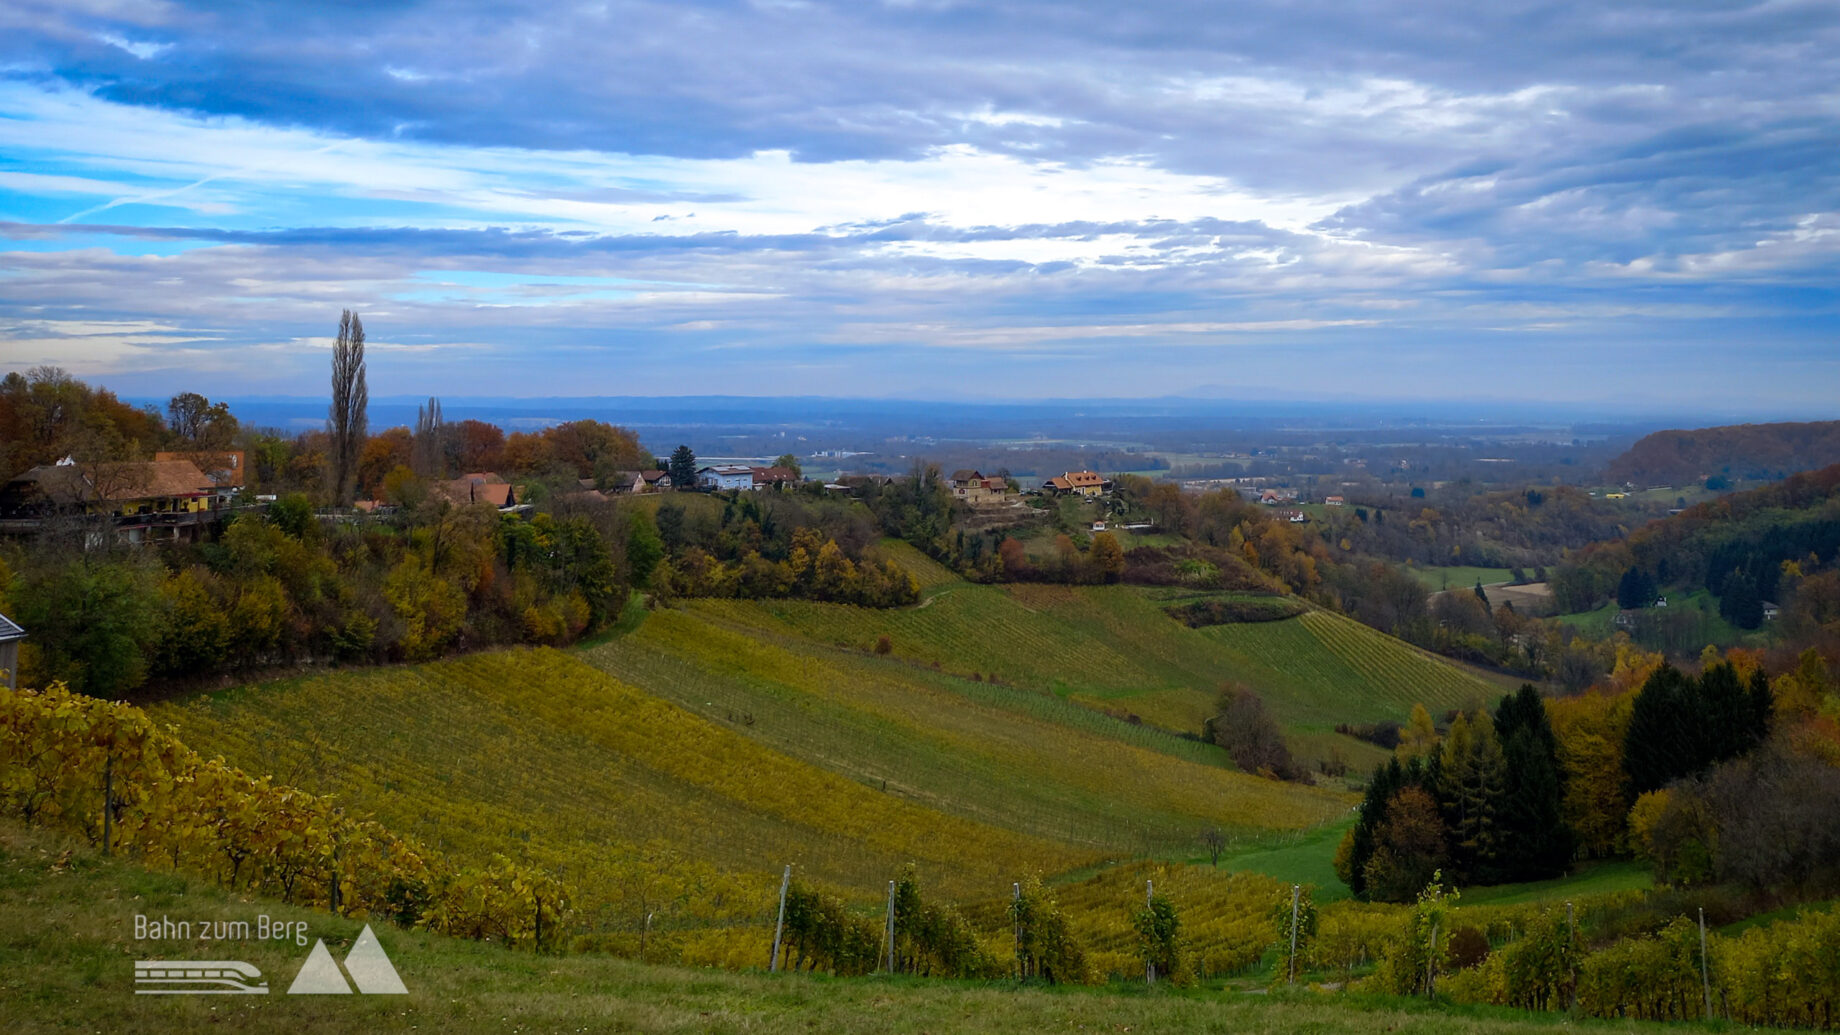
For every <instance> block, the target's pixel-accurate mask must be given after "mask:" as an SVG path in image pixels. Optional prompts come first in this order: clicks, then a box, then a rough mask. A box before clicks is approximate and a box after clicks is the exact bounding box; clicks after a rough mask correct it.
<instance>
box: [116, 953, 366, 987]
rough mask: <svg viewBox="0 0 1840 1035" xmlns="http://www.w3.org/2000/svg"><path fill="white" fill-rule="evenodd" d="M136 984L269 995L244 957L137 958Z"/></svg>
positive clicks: (260, 977) (262, 982)
mask: <svg viewBox="0 0 1840 1035" xmlns="http://www.w3.org/2000/svg"><path fill="white" fill-rule="evenodd" d="M384 966H386V967H387V966H389V963H388V962H387V961H386V962H385V963H384ZM392 976H394V974H392ZM397 984H398V985H399V986H400V985H401V982H400V981H399V982H397ZM134 986H135V987H134V994H135V995H267V994H268V982H266V981H263V980H262V972H261V971H259V970H257V969H256V968H254V967H252V966H250V965H249V964H247V963H244V962H243V961H242V960H136V961H135V963H134Z"/></svg>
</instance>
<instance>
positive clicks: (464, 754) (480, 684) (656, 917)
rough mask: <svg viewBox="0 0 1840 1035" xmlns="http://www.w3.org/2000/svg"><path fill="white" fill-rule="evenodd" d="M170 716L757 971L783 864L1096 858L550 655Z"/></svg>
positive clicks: (580, 901)
mask: <svg viewBox="0 0 1840 1035" xmlns="http://www.w3.org/2000/svg"><path fill="white" fill-rule="evenodd" d="M156 713H157V715H158V717H159V718H160V719H161V720H163V721H170V722H174V723H177V724H178V725H179V726H180V728H181V729H182V730H183V731H184V735H185V736H186V737H187V739H188V740H190V741H192V742H194V743H196V744H199V745H201V746H204V747H205V748H207V749H208V750H211V751H215V752H222V753H223V754H224V755H225V756H227V757H229V758H232V759H235V760H237V761H238V762H239V763H242V764H245V765H251V764H256V763H260V764H261V765H263V766H264V767H265V768H268V769H271V770H272V771H275V772H281V773H295V774H299V775H298V777H297V779H299V780H300V782H303V783H306V784H307V785H309V786H311V787H313V788H315V789H323V790H328V791H337V792H338V793H339V794H340V795H341V796H342V799H343V800H345V801H348V802H350V803H352V804H353V805H354V806H355V807H362V808H365V809H367V810H370V811H373V812H374V813H375V814H376V815H378V816H379V817H381V818H382V819H383V821H384V822H387V823H389V824H390V825H391V826H392V827H393V828H394V829H398V830H401V831H403V832H405V833H406V834H409V835H411V836H414V837H416V838H418V839H420V840H421V841H422V842H423V843H426V844H428V845H430V846H432V847H435V848H437V849H439V850H440V851H442V852H443V853H445V854H446V855H447V856H448V857H450V858H453V859H456V860H464V861H466V862H468V863H469V864H472V865H476V866H481V867H489V866H490V865H491V864H492V860H493V859H494V857H496V856H500V855H502V856H505V857H507V858H510V859H512V860H514V861H515V862H517V863H518V864H520V865H523V866H525V867H527V868H530V869H533V870H536V871H540V872H548V873H560V874H563V875H564V876H565V877H566V879H567V881H568V883H569V885H570V886H571V887H572V888H573V889H574V894H573V896H572V905H573V906H574V908H575V911H576V920H575V924H574V927H573V930H574V932H575V937H576V939H577V940H578V942H579V943H580V944H582V945H583V946H584V947H589V948H597V949H604V950H607V951H612V952H617V953H621V954H625V955H634V956H636V955H639V954H640V952H641V951H643V952H644V953H645V955H646V956H647V958H648V959H654V960H660V961H665V960H676V959H681V960H684V961H685V962H693V963H726V962H731V961H735V960H745V961H746V962H747V963H748V964H749V965H759V964H760V963H762V962H764V960H765V953H766V948H767V939H770V938H771V929H772V913H773V905H774V902H773V895H774V892H775V891H776V890H777V886H778V876H779V873H778V871H779V868H780V867H781V866H782V865H784V864H786V863H793V864H795V865H796V866H797V868H798V872H799V874H800V877H801V879H802V880H805V881H807V882H808V883H810V884H812V885H813V886H815V887H818V888H821V889H823V890H824V891H825V892H827V893H829V894H834V895H838V896H841V897H842V898H844V899H845V900H846V901H858V902H860V901H862V900H863V899H864V898H867V897H868V896H869V895H874V894H875V889H880V888H882V887H884V886H885V882H886V881H887V880H888V879H889V878H890V877H891V876H893V875H895V874H896V873H898V872H899V871H900V869H901V867H902V866H903V865H905V864H906V863H909V862H912V863H914V864H916V866H917V868H918V870H919V872H920V873H921V874H922V875H923V876H924V877H925V879H926V880H927V883H928V886H929V887H935V888H939V889H940V890H941V892H942V893H943V894H946V895H950V896H956V897H962V896H966V895H967V893H975V894H989V893H990V889H992V888H994V887H997V886H999V885H1000V884H1002V883H1004V882H1006V881H1007V879H1008V877H1009V876H1010V875H1011V874H1014V873H1017V872H1020V871H1021V870H1022V869H1023V868H1025V867H1036V868H1040V869H1042V870H1044V871H1046V872H1063V871H1066V870H1068V869H1072V868H1075V867H1078V866H1082V865H1087V864H1090V863H1091V862H1094V861H1096V857H1095V855H1094V853H1092V852H1090V851H1082V850H1078V849H1074V848H1071V847H1068V846H1066V845H1064V844H1059V843H1056V842H1053V841H1048V840H1044V839H1040V838H1034V837H1030V836H1027V835H1024V834H1020V833H1016V832H1012V831H1009V830H1005V829H1003V828H1001V827H998V826H995V825H992V824H989V823H982V822H977V821H974V820H971V819H966V818H960V817H957V816H952V815H947V814H943V813H941V812H939V811H936V810H934V809H931V808H928V807H926V806H925V805H923V804H921V803H917V802H913V801H910V800H906V799H905V798H903V797H898V796H896V795H893V794H890V793H885V792H883V791H882V790H881V789H880V787H879V786H876V787H871V786H867V785H865V784H864V783H862V782H858V781H856V780H851V779H849V778H847V777H844V776H841V775H838V774H836V773H833V772H830V771H827V770H825V769H821V768H819V767H817V766H814V765H811V764H808V763H806V762H801V761H799V760H797V759H795V758H792V757H789V756H788V755H786V754H782V753H781V752H778V751H775V750H772V749H771V748H768V747H765V746H763V745H761V744H759V743H756V742H755V741H754V740H752V739H750V738H749V737H747V736H745V735H743V734H742V733H741V732H737V731H736V730H734V729H732V728H729V727H728V726H726V725H723V724H719V723H716V722H712V721H709V720H706V719H703V718H699V717H698V716H695V715H692V714H691V713H690V712H688V711H685V710H684V709H682V708H680V707H678V706H676V705H674V704H672V703H670V702H668V701H665V700H662V699H660V698H658V697H654V696H652V695H650V694H647V693H645V692H643V691H641V690H639V689H637V688H635V687H633V686H630V685H628V684H626V683H622V682H620V681H618V680H615V679H612V678H609V677H608V676H607V675H606V674H604V673H602V672H601V671H599V670H597V669H595V668H593V667H592V666H589V665H587V664H585V663H584V662H582V661H581V660H579V659H578V658H577V657H576V656H573V655H570V654H565V653H562V652H559V651H554V650H549V649H524V650H515V651H507V652H502V653H491V654H478V655H473V656H469V657H466V658H457V659H450V660H447V661H441V662H435V663H431V664H427V665H420V666H408V667H401V668H396V669H390V670H370V671H355V672H344V673H337V674H328V675H321V676H314V677H309V678H306V679H299V680H290V681H284V682H280V683H275V684H269V685H265V686H261V687H251V688H245V689H242V690H237V691H231V692H229V693H226V694H222V695H218V696H201V697H197V698H194V699H192V700H190V701H188V702H186V703H175V704H165V705H160V706H158V707H157V709H156ZM865 893H867V894H865ZM648 917H649V918H650V923H649V925H648V923H647V918H648ZM526 926H527V927H531V926H534V923H533V924H529V925H526ZM546 937H547V935H546Z"/></svg>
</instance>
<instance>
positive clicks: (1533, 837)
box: [1495, 683, 1575, 881]
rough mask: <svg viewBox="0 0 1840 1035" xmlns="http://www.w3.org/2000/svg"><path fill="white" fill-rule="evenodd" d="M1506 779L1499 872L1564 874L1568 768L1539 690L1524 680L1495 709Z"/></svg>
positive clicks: (1569, 843)
mask: <svg viewBox="0 0 1840 1035" xmlns="http://www.w3.org/2000/svg"><path fill="white" fill-rule="evenodd" d="M1495 734H1496V736H1497V737H1498V738H1500V740H1501V748H1502V758H1503V761H1504V763H1505V768H1506V778H1505V780H1504V782H1503V788H1502V803H1501V862H1502V865H1501V870H1502V879H1503V880H1509V881H1522V880H1542V879H1545V878H1548V877H1556V876H1559V875H1560V874H1563V873H1564V872H1565V869H1566V866H1567V865H1568V864H1569V863H1570V862H1571V858H1572V852H1573V850H1574V847H1575V844H1574V839H1573V836H1572V831H1571V828H1569V827H1567V826H1566V824H1565V820H1564V817H1563V815H1562V813H1561V802H1562V801H1563V799H1564V795H1565V776H1564V770H1563V769H1562V768H1561V767H1560V765H1559V738H1558V736H1557V735H1556V734H1554V732H1553V728H1552V721H1551V719H1550V718H1549V717H1548V716H1547V714H1546V703H1545V701H1543V700H1542V699H1541V698H1540V694H1539V691H1537V690H1535V689H1534V688H1533V687H1532V686H1531V685H1530V684H1525V683H1523V684H1522V685H1521V688H1520V690H1519V691H1518V692H1516V693H1514V694H1510V695H1509V696H1507V697H1504V698H1502V700H1501V704H1500V706H1499V707H1498V708H1497V709H1496V711H1495Z"/></svg>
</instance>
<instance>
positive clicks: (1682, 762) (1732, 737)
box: [1623, 662, 1773, 796]
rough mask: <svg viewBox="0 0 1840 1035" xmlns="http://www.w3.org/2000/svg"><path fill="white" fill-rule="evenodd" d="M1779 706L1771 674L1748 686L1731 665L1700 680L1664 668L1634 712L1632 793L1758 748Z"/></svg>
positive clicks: (1627, 750)
mask: <svg viewBox="0 0 1840 1035" xmlns="http://www.w3.org/2000/svg"><path fill="white" fill-rule="evenodd" d="M1772 706H1773V698H1772V696H1771V693H1770V686H1769V679H1768V677H1764V678H1763V679H1758V678H1756V677H1752V679H1751V680H1750V682H1749V684H1748V685H1747V684H1746V683H1745V682H1744V681H1743V680H1740V679H1739V678H1738V673H1737V669H1735V668H1734V667H1733V666H1732V664H1731V663H1730V662H1722V663H1720V664H1717V665H1713V666H1711V667H1709V668H1707V669H1706V671H1705V672H1704V673H1703V674H1702V675H1701V676H1700V677H1699V678H1698V679H1694V678H1692V677H1690V676H1687V675H1684V674H1682V673H1681V672H1680V671H1679V670H1678V669H1676V668H1674V667H1673V666H1672V665H1663V666H1661V668H1659V669H1657V670H1655V674H1654V675H1652V676H1650V677H1648V682H1646V683H1644V684H1642V691H1641V693H1639V694H1637V695H1636V700H1635V704H1634V706H1633V707H1632V708H1631V711H1630V715H1629V732H1628V734H1627V736H1626V739H1625V740H1624V746H1623V765H1624V769H1625V771H1626V772H1627V773H1628V775H1629V789H1630V791H1631V794H1632V796H1633V795H1636V794H1645V793H1647V792H1649V791H1654V790H1659V789H1661V788H1663V787H1666V786H1667V785H1668V784H1670V783H1672V782H1674V781H1675V780H1678V779H1680V778H1681V777H1685V776H1694V775H1697V774H1699V773H1702V772H1704V771H1705V770H1707V769H1709V768H1711V767H1712V766H1713V765H1715V764H1717V763H1719V762H1723V761H1725V760H1726V759H1728V758H1735V757H1737V756H1738V755H1741V754H1744V753H1745V752H1747V751H1749V750H1751V749H1752V748H1754V747H1756V746H1757V745H1758V744H1760V743H1762V741H1763V739H1764V738H1765V737H1766V736H1768V735H1769V731H1770V714H1771V709H1772Z"/></svg>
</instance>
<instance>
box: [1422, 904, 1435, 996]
mask: <svg viewBox="0 0 1840 1035" xmlns="http://www.w3.org/2000/svg"><path fill="white" fill-rule="evenodd" d="M1437 936H1438V925H1437V921H1435V920H1433V921H1432V922H1431V945H1430V946H1429V947H1428V948H1427V949H1426V950H1425V998H1427V999H1436V998H1437Z"/></svg>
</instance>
